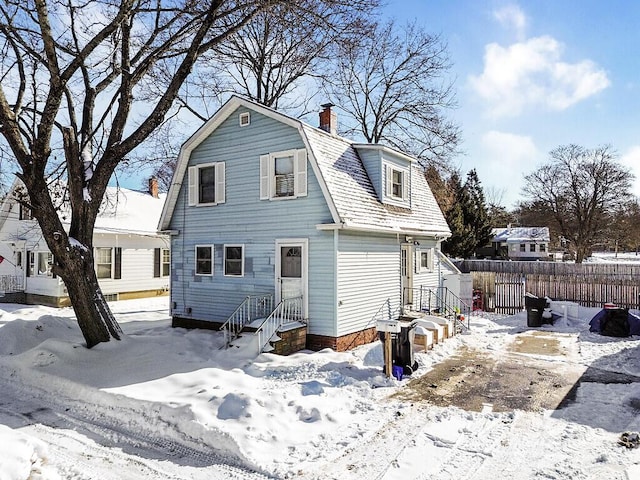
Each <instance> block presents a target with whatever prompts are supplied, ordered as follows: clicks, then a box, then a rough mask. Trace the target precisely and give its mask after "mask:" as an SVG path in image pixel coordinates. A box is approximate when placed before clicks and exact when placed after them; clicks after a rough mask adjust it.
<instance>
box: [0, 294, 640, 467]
mask: <svg viewBox="0 0 640 480" xmlns="http://www.w3.org/2000/svg"><path fill="white" fill-rule="evenodd" d="M111 306H112V308H113V310H114V312H115V313H116V316H117V318H118V320H119V322H120V324H121V325H122V327H123V330H124V331H125V333H126V334H127V335H126V338H125V339H124V340H123V341H121V342H111V343H109V344H104V345H99V346H97V347H95V348H93V349H91V350H88V349H86V348H84V347H83V340H82V337H81V334H80V331H79V329H78V327H77V325H76V323H75V321H74V320H73V312H72V310H70V309H51V308H47V307H35V306H25V305H15V304H0V480H14V479H20V480H24V479H40V480H51V479H79V480H83V479H101V480H103V479H163V478H168V479H187V478H188V479H195V480H198V479H209V480H217V479H264V478H277V479H284V478H287V479H300V480H311V479H318V480H320V479H340V480H349V479H361V478H368V479H371V480H373V479H386V480H390V479H403V480H408V479H427V478H429V479H460V478H465V479H476V480H481V479H487V480H488V479H491V480H495V479H511V478H518V479H533V478H536V479H538V478H546V479H605V478H606V479H627V480H628V479H634V478H635V479H637V478H640V448H635V449H634V448H626V447H624V446H621V445H619V444H618V440H619V439H620V436H621V434H622V433H624V432H637V431H639V430H640V416H639V415H640V383H638V382H636V381H629V379H632V380H633V379H635V378H636V377H639V376H640V342H639V340H640V339H639V338H638V337H631V338H622V339H620V338H610V337H602V336H599V335H597V334H593V333H590V332H589V331H588V328H589V327H588V321H589V320H590V319H591V318H592V316H593V315H594V314H595V313H596V312H597V309H583V308H581V309H579V310H578V312H579V314H578V315H577V316H576V317H575V318H571V317H569V318H567V319H566V320H564V319H562V320H559V321H557V322H556V323H555V325H554V326H544V327H541V328H540V329H537V330H543V331H545V332H549V333H550V334H556V333H557V334H558V338H561V339H562V340H561V341H562V342H565V344H566V346H567V347H570V348H567V349H566V352H567V353H566V354H564V355H562V356H559V357H553V358H552V357H549V358H545V360H550V361H553V362H555V364H556V365H557V366H558V368H559V369H563V368H566V369H576V368H579V369H580V368H581V369H583V370H585V371H587V370H588V371H591V372H596V373H597V372H617V373H619V374H621V375H622V374H624V376H625V377H624V378H626V379H627V381H626V383H625V382H622V383H609V384H605V383H599V382H593V381H585V382H583V383H581V384H580V386H579V387H578V389H577V392H576V399H575V402H574V403H572V404H570V405H569V406H568V407H566V408H563V409H559V410H558V409H556V410H538V411H533V412H527V411H521V410H516V411H511V412H493V411H491V408H486V409H483V410H482V411H481V412H471V411H464V410H461V409H459V408H456V407H452V406H449V407H436V406H432V405H428V404H425V403H422V402H407V401H402V400H399V399H398V397H391V396H392V394H394V393H395V392H397V391H399V390H400V389H403V388H406V385H407V382H408V380H407V379H403V380H401V381H397V380H395V379H389V378H387V377H386V376H384V375H383V374H382V364H383V358H382V346H381V344H380V343H379V342H377V343H373V344H370V345H366V346H363V347H359V348H357V349H355V350H353V351H349V352H346V353H336V352H333V351H330V350H324V351H321V352H316V353H313V352H302V353H298V354H296V355H292V356H289V357H279V356H275V355H270V354H263V355H260V356H259V357H257V358H251V357H249V356H247V355H246V354H245V353H243V352H242V351H240V350H238V349H236V350H233V349H232V350H224V349H221V347H222V345H223V343H222V337H221V335H220V334H219V333H217V332H211V331H187V330H184V329H172V328H171V327H170V320H169V316H168V299H167V298H166V297H164V298H156V299H150V300H131V301H120V302H113V303H111ZM527 331H532V329H528V328H527V327H526V313H525V312H522V313H520V314H518V315H515V316H512V317H500V316H489V315H486V316H482V317H481V316H474V317H472V318H471V333H469V334H462V335H458V336H456V337H454V338H452V339H449V340H447V341H446V342H444V343H442V344H440V345H437V346H436V347H435V348H434V349H433V350H431V351H429V352H427V353H424V352H418V353H416V358H417V361H418V363H419V365H420V368H419V370H418V371H417V372H416V373H414V375H413V377H414V378H415V377H419V376H421V375H424V374H426V373H427V372H429V371H430V370H431V369H432V368H434V366H435V365H437V364H439V362H442V361H444V360H445V359H447V358H450V357H451V356H452V355H454V354H455V353H456V352H457V351H459V350H460V349H461V348H462V347H467V348H473V349H476V350H481V351H483V352H486V353H487V354H488V355H494V356H500V355H503V354H504V352H506V351H507V349H509V347H510V346H511V345H512V344H513V342H514V341H515V338H516V337H517V335H518V334H525V335H526V334H527ZM522 355H527V354H522ZM528 355H530V354H528ZM538 356H539V357H540V358H543V357H544V356H543V355H538ZM638 380H640V378H639V379H638Z"/></svg>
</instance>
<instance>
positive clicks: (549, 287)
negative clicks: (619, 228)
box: [456, 260, 640, 314]
mask: <svg viewBox="0 0 640 480" xmlns="http://www.w3.org/2000/svg"><path fill="white" fill-rule="evenodd" d="M456 265H457V266H458V268H459V269H460V270H461V271H462V272H470V273H471V274H472V278H473V288H474V289H479V290H480V291H481V292H482V296H483V307H484V308H483V309H484V310H486V311H496V312H500V313H507V314H513V313H516V312H518V311H521V310H523V309H524V294H525V292H529V293H532V294H533V295H536V296H538V297H549V298H551V299H553V300H568V301H572V302H576V303H579V304H580V305H582V306H585V307H602V306H603V305H604V304H605V303H609V302H610V303H615V304H616V305H619V306H621V307H626V308H633V309H640V264H631V265H627V264H599V263H589V264H574V263H560V262H557V263H556V262H512V261H499V260H464V261H461V262H457V263H456Z"/></svg>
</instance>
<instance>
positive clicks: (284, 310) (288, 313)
mask: <svg viewBox="0 0 640 480" xmlns="http://www.w3.org/2000/svg"><path fill="white" fill-rule="evenodd" d="M302 300H303V298H302V295H300V296H299V297H293V298H285V299H283V300H282V301H281V302H280V303H279V304H278V305H277V306H276V308H274V309H273V312H271V314H270V315H269V316H268V317H267V318H266V319H265V320H264V321H263V322H262V324H260V326H259V327H258V328H257V329H256V332H255V335H257V336H258V354H260V353H262V351H263V350H264V348H265V347H266V346H267V344H268V343H269V341H270V340H271V338H272V337H273V336H274V335H275V333H276V332H277V331H278V329H279V328H280V327H281V326H282V325H284V324H285V323H289V322H295V321H298V322H304V316H303V313H302Z"/></svg>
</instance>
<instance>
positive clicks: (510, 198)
mask: <svg viewBox="0 0 640 480" xmlns="http://www.w3.org/2000/svg"><path fill="white" fill-rule="evenodd" d="M480 141H481V146H482V152H483V157H484V161H482V162H481V165H478V166H477V170H478V174H479V176H480V178H481V180H482V184H483V185H484V186H486V187H490V188H493V189H495V190H496V191H500V192H504V198H503V201H504V204H505V206H506V207H508V208H511V207H512V206H513V205H514V204H515V202H516V201H517V200H519V199H521V198H522V197H521V195H520V194H521V189H522V185H523V175H524V174H527V173H530V172H531V171H533V170H534V168H535V167H536V165H537V164H538V163H539V161H540V160H541V158H540V152H539V151H538V149H537V148H536V146H535V144H534V142H533V140H532V138H531V137H529V136H526V135H516V134H513V133H506V132H499V131H496V130H491V131H489V132H487V133H485V134H484V135H483V136H482V138H481V140H480Z"/></svg>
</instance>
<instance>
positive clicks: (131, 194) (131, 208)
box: [0, 180, 166, 236]
mask: <svg viewBox="0 0 640 480" xmlns="http://www.w3.org/2000/svg"><path fill="white" fill-rule="evenodd" d="M19 184H20V182H19V181H18V180H16V182H14V184H13V186H12V188H11V190H10V191H13V190H14V189H15V188H17V186H18V185H19ZM165 198H166V194H160V195H158V197H157V198H155V197H153V196H152V195H150V194H149V193H147V192H140V191H135V190H129V189H127V188H122V187H107V190H106V192H105V197H104V199H103V201H102V206H101V207H100V212H99V213H98V217H97V218H96V223H95V227H94V233H127V234H134V235H147V236H148V235H152V236H157V235H158V231H157V225H158V220H159V218H160V214H161V213H162V207H163V205H164V202H165ZM14 202H15V200H14V199H13V198H12V197H11V195H10V194H9V195H7V196H6V197H5V199H4V202H3V204H2V207H1V208H0V228H1V227H2V225H3V224H4V222H5V221H6V219H7V216H8V214H9V211H10V208H11V205H12V204H13V203H14ZM70 215H71V213H70V209H69V208H67V206H63V207H62V208H61V209H60V210H59V216H60V219H61V221H62V223H63V225H64V226H65V227H68V226H69V224H70V223H71V222H70V219H71V216H70Z"/></svg>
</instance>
